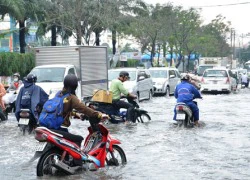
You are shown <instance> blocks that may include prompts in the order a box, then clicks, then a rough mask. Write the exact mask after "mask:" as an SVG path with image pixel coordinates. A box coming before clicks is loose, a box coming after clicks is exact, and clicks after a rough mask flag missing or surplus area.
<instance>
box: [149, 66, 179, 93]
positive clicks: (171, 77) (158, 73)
mask: <svg viewBox="0 0 250 180" xmlns="http://www.w3.org/2000/svg"><path fill="white" fill-rule="evenodd" d="M149 71H150V74H151V76H152V79H153V82H154V93H155V94H163V95H171V94H174V90H175V87H176V85H177V84H178V83H179V82H180V73H179V71H178V69H176V68H168V67H152V68H149Z"/></svg>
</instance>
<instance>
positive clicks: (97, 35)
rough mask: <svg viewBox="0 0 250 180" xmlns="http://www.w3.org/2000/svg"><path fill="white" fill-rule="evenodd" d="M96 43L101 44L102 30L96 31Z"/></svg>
mask: <svg viewBox="0 0 250 180" xmlns="http://www.w3.org/2000/svg"><path fill="white" fill-rule="evenodd" d="M95 44H96V46H100V32H99V31H98V30H96V31H95Z"/></svg>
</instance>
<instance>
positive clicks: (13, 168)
mask: <svg viewBox="0 0 250 180" xmlns="http://www.w3.org/2000/svg"><path fill="white" fill-rule="evenodd" d="M249 101H250V89H241V90H240V91H239V92H237V93H236V94H233V93H232V94H229V95H226V94H222V95H203V100H198V104H199V108H200V120H201V122H202V127H200V128H192V129H184V128H178V127H175V126H173V121H172V116H173V107H174V105H175V98H174V97H173V96H171V97H154V98H153V99H152V100H151V101H145V102H141V103H140V105H141V107H142V108H143V109H145V110H148V111H149V114H150V116H151V117H152V121H151V122H150V123H148V124H136V125H123V124H122V125H107V127H108V129H109V130H110V133H111V135H112V136H113V137H115V138H117V139H119V140H120V141H121V142H122V144H121V145H120V146H121V147H122V148H123V150H124V151H125V153H126V155H127V161H128V163H127V164H126V165H125V166H124V167H112V168H104V169H99V170H97V171H95V172H91V171H83V172H81V173H79V174H77V175H73V176H66V177H64V179H70V180H71V179H72V180H76V179H101V180H108V179H129V180H131V179H136V180H137V179H143V180H144V179H177V180H179V179H180V180H183V179H195V180H196V179H212V180H214V179H217V180H220V179H223V180H224V179H230V180H231V179H239V180H244V179H250V170H249V164H250V110H249V109H250V107H249ZM87 126H88V122H82V121H79V120H73V121H72V126H71V127H70V131H71V133H76V134H79V135H82V136H83V137H86V135H87V129H86V128H87ZM34 144H35V139H34V136H33V135H26V136H23V135H22V134H21V132H20V131H19V130H18V129H17V122H16V120H15V119H14V117H13V115H12V117H11V116H10V120H8V121H6V122H0V179H1V180H5V179H6V180H9V179H11V180H12V179H25V180H29V179H43V178H37V177H36V164H37V160H36V161H34V162H29V160H30V159H31V157H32V156H33V154H34V151H33V150H32V147H33V146H34ZM48 179H61V177H49V178H48Z"/></svg>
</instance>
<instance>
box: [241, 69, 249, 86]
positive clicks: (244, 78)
mask: <svg viewBox="0 0 250 180" xmlns="http://www.w3.org/2000/svg"><path fill="white" fill-rule="evenodd" d="M241 84H242V85H245V87H248V84H249V80H248V76H247V74H246V72H244V73H243V74H242V76H241Z"/></svg>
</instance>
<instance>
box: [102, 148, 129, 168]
mask: <svg viewBox="0 0 250 180" xmlns="http://www.w3.org/2000/svg"><path fill="white" fill-rule="evenodd" d="M126 163H127V158H126V155H125V153H124V151H123V149H122V148H121V147H120V146H118V145H113V152H111V151H108V152H107V155H106V165H107V166H119V165H124V164H126Z"/></svg>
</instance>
